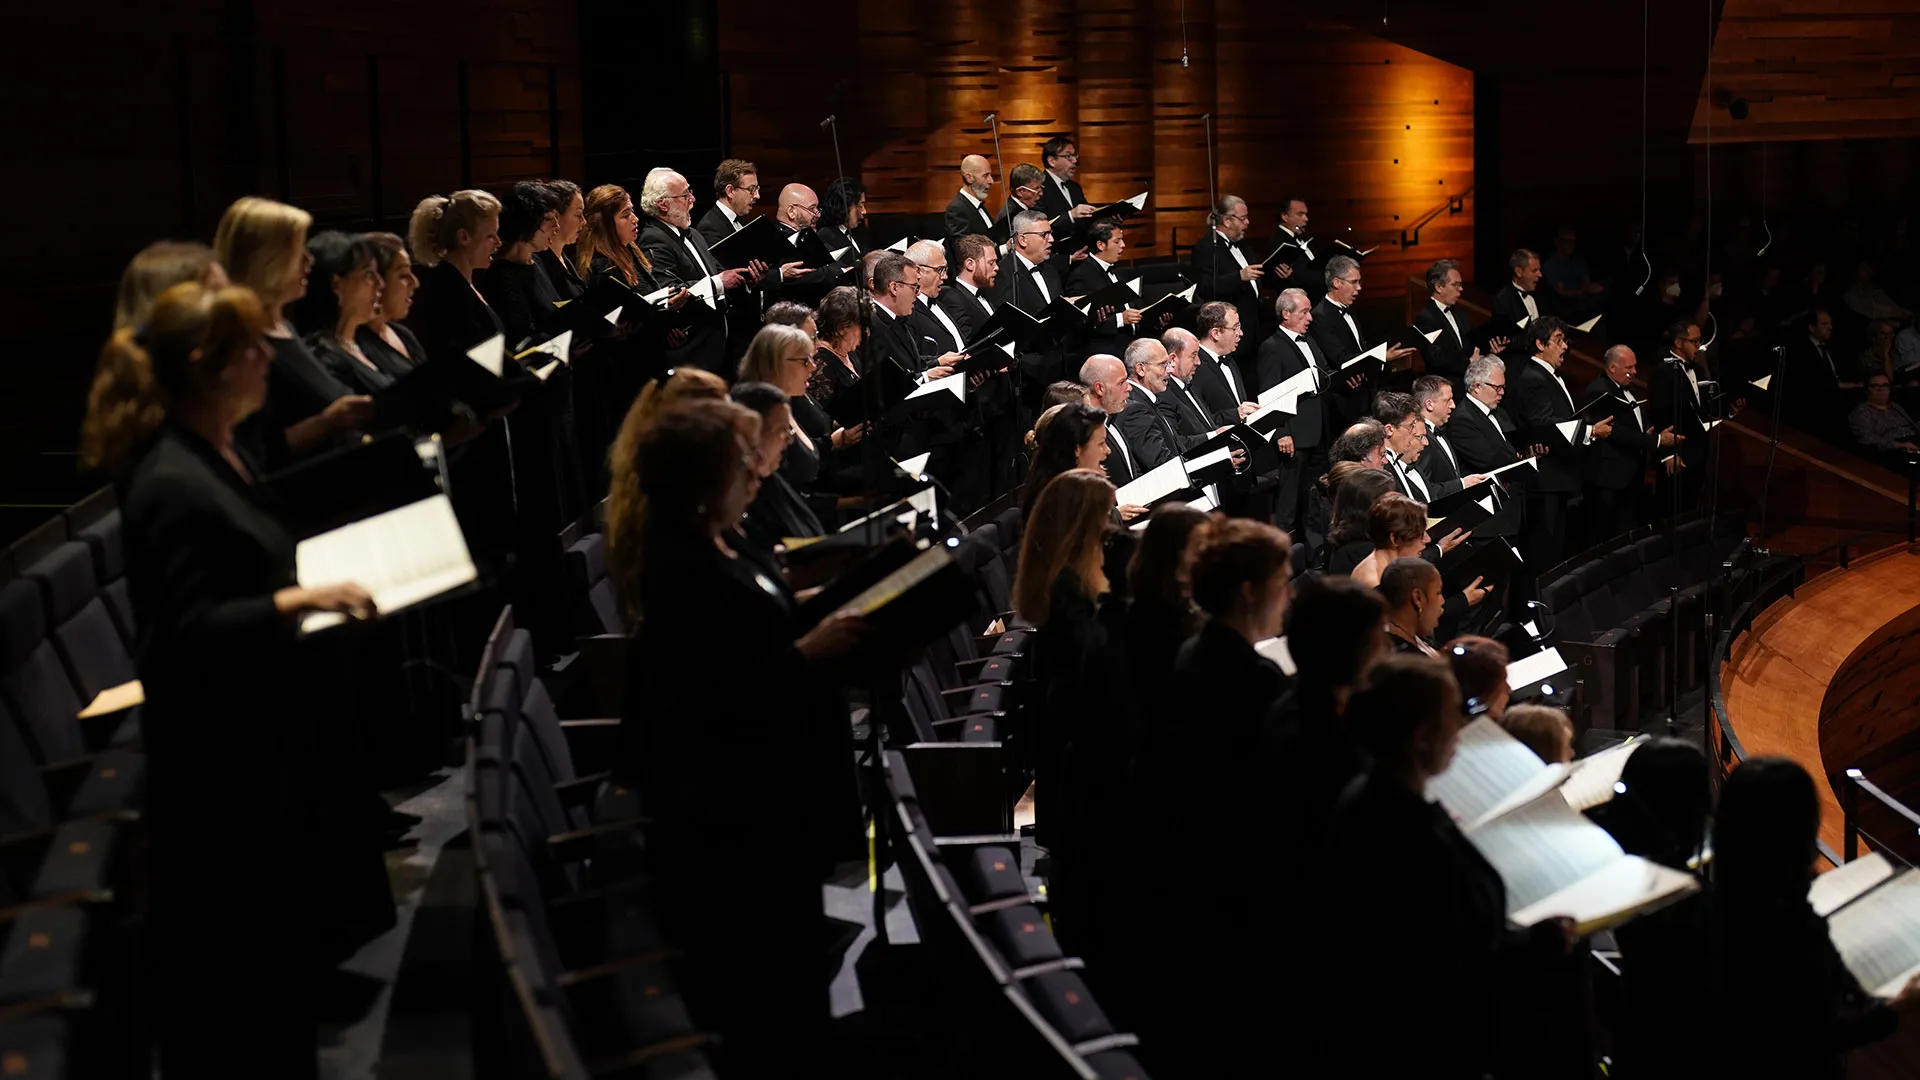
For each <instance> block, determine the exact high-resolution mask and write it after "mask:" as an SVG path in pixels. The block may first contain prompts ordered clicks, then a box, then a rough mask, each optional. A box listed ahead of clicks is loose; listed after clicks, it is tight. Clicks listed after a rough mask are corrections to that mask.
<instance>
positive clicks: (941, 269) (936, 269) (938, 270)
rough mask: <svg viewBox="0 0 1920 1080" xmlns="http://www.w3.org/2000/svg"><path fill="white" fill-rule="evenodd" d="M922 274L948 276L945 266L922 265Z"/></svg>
mask: <svg viewBox="0 0 1920 1080" xmlns="http://www.w3.org/2000/svg"><path fill="white" fill-rule="evenodd" d="M920 272H921V273H923V274H938V275H939V276H941V277H946V276H947V268H946V267H945V266H928V265H926V264H925V263H922V264H921V265H920Z"/></svg>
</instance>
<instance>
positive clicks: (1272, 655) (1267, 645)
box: [1253, 634, 1300, 676]
mask: <svg viewBox="0 0 1920 1080" xmlns="http://www.w3.org/2000/svg"><path fill="white" fill-rule="evenodd" d="M1253 651H1254V652H1257V653H1259V654H1260V655H1261V656H1264V657H1266V658H1267V659H1268V660H1271V661H1273V663H1274V666H1275V667H1278V668H1279V669H1280V672H1281V674H1284V675H1289V676H1291V675H1297V674H1299V672H1300V668H1299V666H1298V665H1296V664H1295V663H1294V662H1293V653H1291V652H1289V651H1288V650H1287V638H1286V635H1285V634H1282V635H1281V636H1279V637H1270V638H1268V639H1266V640H1265V641H1256V642H1254V643H1253Z"/></svg>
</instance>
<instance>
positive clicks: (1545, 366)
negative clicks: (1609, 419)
mask: <svg viewBox="0 0 1920 1080" xmlns="http://www.w3.org/2000/svg"><path fill="white" fill-rule="evenodd" d="M1533 362H1534V363H1536V364H1539V365H1540V368H1541V370H1543V371H1545V372H1546V373H1547V374H1548V375H1550V376H1552V378H1553V384H1554V385H1555V386H1558V387H1559V388H1560V392H1561V393H1562V394H1565V395H1566V397H1567V408H1568V409H1570V410H1572V411H1573V412H1579V411H1580V406H1579V405H1577V404H1575V403H1574V400H1573V391H1571V390H1569V389H1567V380H1565V379H1563V378H1561V377H1560V369H1559V368H1556V367H1554V366H1553V365H1552V364H1550V363H1548V362H1547V361H1545V360H1543V359H1541V358H1540V357H1538V356H1536V357H1534V358H1533ZM1580 436H1581V437H1580V445H1581V446H1585V445H1587V444H1588V443H1590V442H1592V441H1593V428H1592V427H1591V426H1585V427H1584V428H1583V430H1582V431H1581V432H1580Z"/></svg>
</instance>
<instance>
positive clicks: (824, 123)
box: [820, 116, 833, 127]
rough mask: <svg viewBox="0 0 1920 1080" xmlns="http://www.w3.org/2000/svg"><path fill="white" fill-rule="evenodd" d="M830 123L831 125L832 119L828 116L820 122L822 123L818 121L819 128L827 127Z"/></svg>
mask: <svg viewBox="0 0 1920 1080" xmlns="http://www.w3.org/2000/svg"><path fill="white" fill-rule="evenodd" d="M831 123H833V117H831V116H829V117H827V118H826V119H825V120H822V121H820V126H821V127H826V126H827V125H829V124H831Z"/></svg>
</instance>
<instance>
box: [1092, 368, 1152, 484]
mask: <svg viewBox="0 0 1920 1080" xmlns="http://www.w3.org/2000/svg"><path fill="white" fill-rule="evenodd" d="M1080 384H1081V385H1082V386H1085V387H1086V388H1087V404H1089V405H1092V406H1093V407H1094V408H1096V409H1102V410H1105V412H1106V414H1107V460H1106V462H1105V465H1106V469H1107V479H1108V480H1111V481H1113V486H1114V487H1120V486H1121V485H1123V484H1129V483H1132V482H1133V481H1134V480H1135V479H1137V478H1138V477H1139V476H1140V474H1141V473H1143V472H1145V471H1147V468H1148V466H1147V464H1146V462H1145V461H1144V460H1143V458H1142V456H1141V455H1142V453H1143V451H1144V448H1142V450H1136V449H1134V447H1133V446H1132V445H1131V444H1130V443H1129V442H1128V440H1127V437H1126V435H1125V434H1124V433H1123V432H1122V431H1121V430H1120V424H1119V420H1120V414H1121V413H1122V412H1124V411H1126V408H1127V401H1128V399H1129V397H1131V395H1132V393H1133V387H1132V385H1131V384H1129V383H1128V382H1127V368H1126V365H1125V364H1122V363H1121V362H1120V358H1119V357H1117V356H1104V355H1098V354H1096V355H1093V356H1089V357H1087V362H1086V363H1084V364H1081V365H1080Z"/></svg>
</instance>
